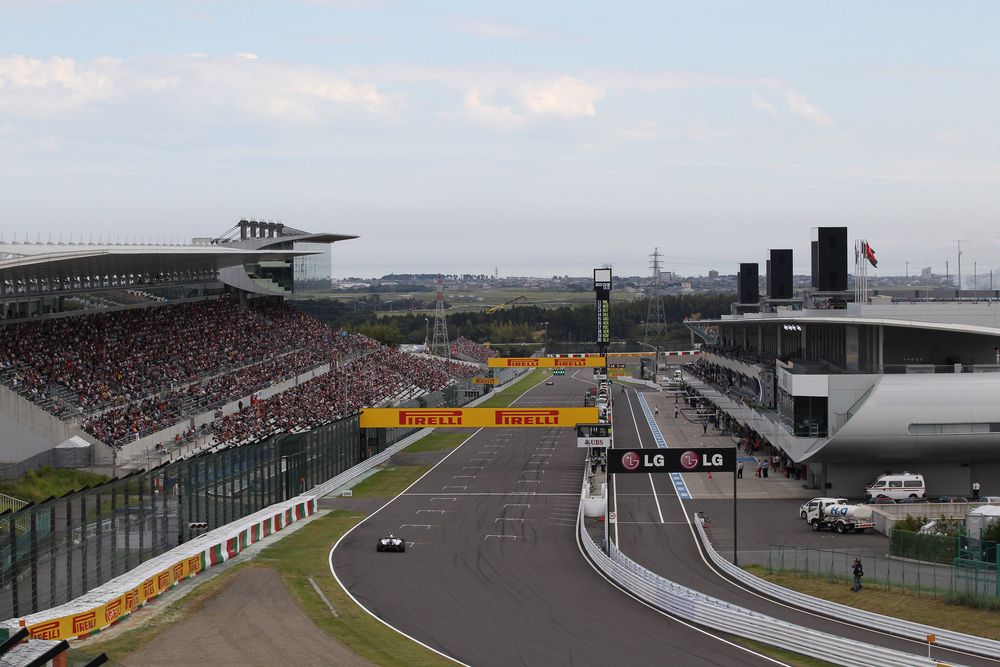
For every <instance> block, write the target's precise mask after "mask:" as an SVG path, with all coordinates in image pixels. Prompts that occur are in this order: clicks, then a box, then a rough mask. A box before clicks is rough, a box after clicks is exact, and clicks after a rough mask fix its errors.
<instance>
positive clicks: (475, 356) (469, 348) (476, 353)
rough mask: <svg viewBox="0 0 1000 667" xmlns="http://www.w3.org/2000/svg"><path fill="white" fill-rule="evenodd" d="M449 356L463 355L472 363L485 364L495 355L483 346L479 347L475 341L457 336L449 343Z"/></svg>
mask: <svg viewBox="0 0 1000 667" xmlns="http://www.w3.org/2000/svg"><path fill="white" fill-rule="evenodd" d="M451 354H452V356H456V355H463V356H466V357H468V358H469V359H472V360H473V361H478V362H479V363H481V364H485V363H486V361H487V360H488V359H489V358H490V357H495V356H496V354H497V353H496V351H495V350H491V349H490V348H488V347H486V346H485V345H480V344H479V343H476V342H475V341H471V340H469V339H468V338H463V337H462V336H459V337H458V338H456V339H455V340H453V341H452V343H451Z"/></svg>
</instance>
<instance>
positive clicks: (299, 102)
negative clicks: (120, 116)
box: [0, 53, 389, 121]
mask: <svg viewBox="0 0 1000 667" xmlns="http://www.w3.org/2000/svg"><path fill="white" fill-rule="evenodd" d="M108 101H113V102H114V103H116V104H117V105H119V106H121V107H123V108H129V107H131V106H136V105H138V106H141V105H143V104H149V103H153V104H155V105H156V107H157V109H158V110H161V111H166V112H168V113H169V112H170V111H177V110H182V109H189V108H191V107H201V108H205V107H209V108H211V109H212V110H216V111H219V112H222V113H227V112H231V111H239V112H241V113H244V114H247V115H251V116H253V115H256V116H261V115H263V116H270V117H273V118H280V119H283V120H293V121H303V120H317V119H320V118H324V117H326V116H327V115H328V114H330V112H332V111H335V110H339V109H359V110H363V111H366V112H369V113H386V112H387V111H388V110H389V101H388V98H387V97H386V96H385V95H383V94H382V93H381V92H380V91H379V90H378V88H377V87H376V86H375V85H374V84H371V83H362V82H357V81H354V80H352V79H350V78H348V77H346V76H344V75H342V74H341V73H339V72H337V71H335V70H332V69H329V68H321V67H311V66H302V65H298V64H293V63H286V62H281V61H269V60H264V59H261V58H259V57H258V56H256V55H255V54H252V53H240V54H238V55H236V56H233V57H213V56H207V55H205V54H201V53H198V54H188V55H183V56H154V57H141V58H134V59H129V60H114V59H110V58H101V59H96V60H91V61H85V62H79V63H78V62H76V61H74V60H73V59H72V58H59V57H53V58H49V59H48V60H38V59H34V58H27V57H25V56H17V55H15V56H8V57H0V113H8V114H12V115H17V116H27V117H35V116H57V115H60V114H66V113H70V112H75V111H77V110H79V109H82V108H85V107H88V106H93V105H94V104H96V103H99V102H108ZM227 110H228V111H227Z"/></svg>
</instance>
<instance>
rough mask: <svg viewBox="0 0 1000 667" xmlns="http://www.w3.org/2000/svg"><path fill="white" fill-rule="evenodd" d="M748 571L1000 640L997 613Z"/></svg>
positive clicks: (881, 589)
mask: <svg viewBox="0 0 1000 667" xmlns="http://www.w3.org/2000/svg"><path fill="white" fill-rule="evenodd" d="M745 569H746V570H747V571H748V572H751V573H753V574H755V575H757V576H758V577H760V578H762V579H766V580H768V581H772V582H774V583H776V584H778V585H780V586H784V587H785V588H790V589H792V590H795V591H800V592H802V593H807V594H808V595H812V596H815V597H818V598H822V599H824V600H830V601H832V602H839V603H840V604H845V605H848V606H851V607H856V608H858V609H864V610H866V611H871V612H875V613H878V614H885V615H887V616H895V617H896V618H902V619H906V620H908V621H914V622H916V623H926V624H927V625H933V626H935V627H938V628H945V629H947V630H954V631H956V632H964V633H967V634H970V635H977V636H980V637H987V638H989V639H998V640H1000V614H998V613H997V612H996V611H994V610H990V609H976V608H973V607H966V606H963V605H961V604H956V603H953V602H950V601H948V600H947V599H944V598H935V597H931V596H929V595H921V594H918V593H916V592H913V591H906V590H897V589H895V588H893V589H892V590H889V589H888V588H886V587H885V586H882V585H881V584H876V583H865V585H864V588H863V589H862V590H861V592H860V593H854V592H853V591H851V587H850V586H851V585H850V583H849V582H848V581H847V580H840V579H830V578H827V577H821V576H816V575H808V574H799V573H793V572H772V573H768V571H767V568H766V567H764V566H762V565H750V566H747V567H746V568H745Z"/></svg>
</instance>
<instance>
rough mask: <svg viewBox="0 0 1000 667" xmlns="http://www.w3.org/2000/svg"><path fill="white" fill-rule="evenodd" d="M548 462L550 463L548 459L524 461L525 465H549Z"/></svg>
mask: <svg viewBox="0 0 1000 667" xmlns="http://www.w3.org/2000/svg"><path fill="white" fill-rule="evenodd" d="M548 464H549V462H548V461H525V462H524V465H526V466H547V465H548Z"/></svg>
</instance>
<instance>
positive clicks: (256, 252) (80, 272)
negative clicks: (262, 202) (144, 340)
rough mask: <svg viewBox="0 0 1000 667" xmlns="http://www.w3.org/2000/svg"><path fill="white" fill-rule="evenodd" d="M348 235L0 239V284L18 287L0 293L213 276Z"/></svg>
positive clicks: (296, 233)
mask: <svg viewBox="0 0 1000 667" xmlns="http://www.w3.org/2000/svg"><path fill="white" fill-rule="evenodd" d="M354 238H357V237H356V236H350V235H346V234H311V233H308V232H303V231H301V230H297V229H296V230H292V229H287V230H286V232H285V233H284V234H282V235H280V236H275V237H260V238H252V239H246V240H243V241H234V242H226V241H222V242H214V243H211V242H208V240H206V242H205V243H202V244H199V243H194V244H190V245H187V244H152V243H133V244H127V243H126V244H122V243H52V242H48V243H45V242H37V243H30V242H22V243H18V242H16V241H14V242H0V287H2V286H3V285H5V284H7V283H8V282H9V283H15V284H17V283H20V284H21V285H22V286H23V289H8V288H3V290H2V291H3V293H4V294H13V293H16V294H19V295H29V294H33V293H49V294H52V293H57V292H60V291H64V290H66V289H70V288H68V287H65V285H66V284H67V283H68V282H72V281H73V280H74V279H76V278H84V277H90V278H100V277H102V276H128V275H130V274H131V275H140V274H145V275H152V276H157V275H161V274H162V275H165V274H189V275H192V276H193V275H201V276H207V275H210V274H211V275H217V274H218V272H219V270H221V269H224V268H227V267H239V266H243V265H247V264H252V263H257V262H261V261H266V260H270V259H274V260H287V259H289V258H291V257H297V256H303V255H313V254H316V251H315V250H303V249H295V248H294V245H293V244H295V243H300V242H305V243H313V244H325V243H334V242H337V241H345V240H349V239H354ZM275 246H278V247H275ZM153 282H157V281H155V280H154V281H153ZM43 284H44V287H42V286H41V285H43Z"/></svg>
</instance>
